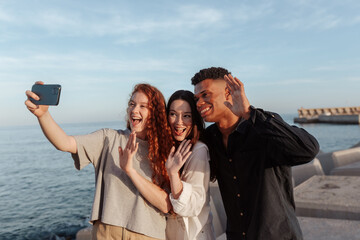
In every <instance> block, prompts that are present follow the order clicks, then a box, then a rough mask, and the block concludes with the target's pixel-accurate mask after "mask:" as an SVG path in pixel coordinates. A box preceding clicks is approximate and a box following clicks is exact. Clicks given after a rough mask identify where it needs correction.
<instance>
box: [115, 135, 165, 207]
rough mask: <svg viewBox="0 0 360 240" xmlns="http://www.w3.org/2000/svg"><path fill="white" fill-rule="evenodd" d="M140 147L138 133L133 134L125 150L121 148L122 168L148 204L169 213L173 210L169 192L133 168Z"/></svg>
mask: <svg viewBox="0 0 360 240" xmlns="http://www.w3.org/2000/svg"><path fill="white" fill-rule="evenodd" d="M138 146H139V144H138V143H136V133H135V132H132V133H131V134H130V137H129V140H128V142H127V144H126V147H125V149H122V148H121V147H119V157H120V167H121V169H123V170H124V171H125V173H126V174H127V175H128V176H129V178H130V179H131V180H132V182H133V184H134V185H135V187H136V188H137V190H138V191H139V192H140V193H141V195H142V196H143V197H144V198H145V199H146V200H147V201H148V202H150V203H151V204H152V205H153V206H154V207H156V208H157V209H159V210H160V211H162V212H163V213H168V212H169V211H170V210H171V203H170V200H169V196H168V194H167V192H166V191H165V190H163V189H161V188H160V187H159V186H157V185H155V184H154V183H152V182H150V181H148V180H147V179H145V178H144V177H143V176H141V175H140V174H139V173H138V172H137V171H136V170H135V169H134V168H133V167H132V158H133V156H134V154H135V153H136V151H137V149H138Z"/></svg>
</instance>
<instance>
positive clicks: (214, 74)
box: [191, 67, 231, 86]
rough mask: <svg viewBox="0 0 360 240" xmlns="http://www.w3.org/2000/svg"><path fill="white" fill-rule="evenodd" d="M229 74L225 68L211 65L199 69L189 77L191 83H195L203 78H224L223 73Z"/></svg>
mask: <svg viewBox="0 0 360 240" xmlns="http://www.w3.org/2000/svg"><path fill="white" fill-rule="evenodd" d="M227 74H231V73H230V72H229V71H228V70H227V69H225V68H222V67H211V68H204V69H201V70H200V71H199V72H198V73H196V74H195V75H194V76H193V77H192V78H191V84H192V85H194V86H195V85H196V84H198V83H199V82H201V81H203V80H205V79H219V78H224V76H225V75H227Z"/></svg>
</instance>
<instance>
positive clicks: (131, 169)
mask: <svg viewBox="0 0 360 240" xmlns="http://www.w3.org/2000/svg"><path fill="white" fill-rule="evenodd" d="M124 171H125V173H126V175H128V176H129V177H130V178H131V177H132V176H134V175H135V174H136V173H137V172H136V170H135V169H133V168H129V169H124Z"/></svg>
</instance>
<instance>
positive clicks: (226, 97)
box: [225, 87, 231, 101]
mask: <svg viewBox="0 0 360 240" xmlns="http://www.w3.org/2000/svg"><path fill="white" fill-rule="evenodd" d="M230 98H231V94H230V91H229V88H228V87H226V88H225V99H226V100H227V101H228V100H229V99H230Z"/></svg>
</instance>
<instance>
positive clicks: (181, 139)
mask: <svg viewBox="0 0 360 240" xmlns="http://www.w3.org/2000/svg"><path fill="white" fill-rule="evenodd" d="M174 138H175V140H176V141H178V142H182V141H184V140H185V137H181V136H176V137H174Z"/></svg>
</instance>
